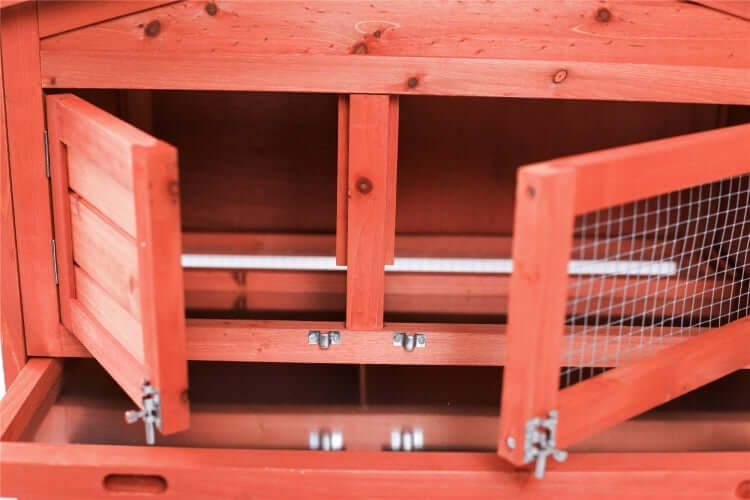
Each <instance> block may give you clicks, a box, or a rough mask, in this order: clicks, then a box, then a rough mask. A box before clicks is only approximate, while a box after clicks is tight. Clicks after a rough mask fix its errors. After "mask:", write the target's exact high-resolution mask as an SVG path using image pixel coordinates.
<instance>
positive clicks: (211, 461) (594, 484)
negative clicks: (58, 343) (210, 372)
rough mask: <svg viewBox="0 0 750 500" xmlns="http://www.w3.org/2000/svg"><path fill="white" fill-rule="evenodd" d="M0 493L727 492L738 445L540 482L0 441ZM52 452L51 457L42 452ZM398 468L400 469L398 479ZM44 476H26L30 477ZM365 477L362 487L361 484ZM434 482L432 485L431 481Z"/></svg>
mask: <svg viewBox="0 0 750 500" xmlns="http://www.w3.org/2000/svg"><path fill="white" fill-rule="evenodd" d="M0 452H1V453H2V454H3V470H2V479H3V481H2V486H1V487H0V493H1V494H3V495H17V496H21V497H23V496H26V495H34V494H40V493H44V492H46V491H50V490H55V491H65V492H66V494H68V495H71V496H74V497H76V498H84V497H102V496H104V495H106V494H108V492H106V491H105V490H104V489H103V488H104V487H103V484H102V477H103V476H105V475H106V474H109V473H112V471H113V470H115V471H117V472H118V473H120V474H155V475H157V476H161V477H163V478H164V480H165V481H166V482H167V484H168V488H167V490H166V491H165V492H163V493H162V494H161V496H162V497H163V498H185V497H190V498H217V497H221V496H226V495H231V494H235V493H236V491H238V490H245V491H246V490H250V489H252V490H253V491H254V492H255V494H257V495H260V496H278V497H288V496H295V495H297V494H299V491H301V490H302V491H305V495H306V497H308V498H330V497H331V496H337V497H342V498H347V497H351V498H361V496H362V494H363V492H364V493H365V494H366V495H368V496H371V497H386V496H387V497H388V498H413V497H414V496H415V495H421V494H424V492H425V491H429V492H430V493H431V496H433V497H440V498H455V497H457V496H460V497H462V498H490V497H492V498H497V497H503V496H512V497H514V498H544V497H554V498H561V499H568V498H569V499H578V498H580V496H581V493H582V492H585V493H586V494H588V495H592V496H607V495H610V494H611V492H612V488H613V487H616V488H617V492H618V497H620V498H644V497H648V496H652V497H653V496H660V497H661V496H664V497H669V498H682V497H684V498H705V499H713V498H716V499H721V498H728V497H729V496H730V495H731V494H733V493H734V491H735V490H736V489H737V488H738V486H739V485H740V483H741V482H743V481H746V480H747V473H748V468H747V465H746V463H747V461H748V456H747V453H741V452H739V453H694V454H680V453H632V454H629V453H616V454H607V453H594V454H576V455H573V456H571V457H569V458H568V460H567V461H566V462H565V463H562V464H557V463H554V464H551V465H550V467H549V468H548V471H547V473H546V474H545V480H544V481H535V480H534V479H533V478H532V477H531V474H530V473H529V472H525V471H518V470H515V469H514V468H512V467H510V466H508V465H504V464H502V463H501V462H499V461H498V459H497V457H496V456H494V454H491V453H484V454H483V453H382V452H375V453H373V452H347V453H320V452H299V451H247V450H215V449H206V450H201V449H194V448H193V449H191V448H187V449H186V448H179V449H178V448H166V447H165V448H162V447H157V448H145V447H138V446H103V445H67V444H27V443H2V444H0ZM51 457H54V460H53V459H52V458H51ZM404 476H408V477H409V478H410V480H409V481H404V480H403V478H404ZM38 477H44V478H45V480H44V481H43V482H42V481H34V480H30V479H31V478H38ZM363 485H366V486H363ZM435 485H440V487H439V488H435Z"/></svg>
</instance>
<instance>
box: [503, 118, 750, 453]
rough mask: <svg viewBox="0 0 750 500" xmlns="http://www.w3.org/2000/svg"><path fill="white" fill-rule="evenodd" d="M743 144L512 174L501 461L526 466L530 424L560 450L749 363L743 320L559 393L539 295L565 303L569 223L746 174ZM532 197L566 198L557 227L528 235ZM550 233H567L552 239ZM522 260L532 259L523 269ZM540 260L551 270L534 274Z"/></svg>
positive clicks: (554, 320) (729, 141) (653, 151)
mask: <svg viewBox="0 0 750 500" xmlns="http://www.w3.org/2000/svg"><path fill="white" fill-rule="evenodd" d="M748 144H750V125H739V126H734V127H727V128H724V129H719V130H712V131H709V132H701V133H697V134H689V135H685V136H680V137H676V138H668V139H662V140H658V141H651V142H647V143H643V144H635V145H630V146H625V147H619V148H613V149H608V150H603V151H599V152H594V153H587V154H582V155H577V156H572V157H568V158H562V159H558V160H552V161H550V162H546V163H544V164H538V165H530V166H527V167H523V168H521V170H520V171H519V183H518V200H519V202H518V205H517V214H516V229H515V232H514V234H515V237H516V240H517V241H514V260H517V261H518V263H519V264H520V266H519V267H517V268H516V270H515V271H520V272H514V274H513V277H512V279H511V309H510V312H509V314H510V320H509V325H508V349H507V358H508V362H507V366H506V372H505V378H504V387H503V396H502V408H503V411H502V412H501V422H500V433H499V436H498V440H499V443H498V454H499V455H501V456H502V457H504V458H506V459H508V460H509V461H511V462H512V463H514V464H517V465H522V464H525V463H528V462H529V461H530V460H533V458H531V459H530V458H529V456H527V455H526V454H525V453H524V452H525V449H526V448H527V446H526V443H525V439H526V438H525V435H526V433H527V430H528V426H529V425H530V424H531V423H532V422H533V421H534V419H535V418H538V419H546V418H548V416H553V417H559V420H558V421H557V422H554V423H553V424H552V425H553V426H554V427H555V428H556V429H555V430H556V435H555V436H554V437H555V438H556V439H555V442H553V443H552V445H554V446H559V447H564V446H567V445H569V444H571V443H573V442H575V441H577V440H579V439H581V438H582V437H585V436H588V435H590V434H592V433H595V432H597V431H599V430H602V429H604V428H606V427H608V426H611V425H613V424H615V423H618V422H621V421H623V420H626V419H628V418H631V417H633V416H636V415H637V414H639V413H642V412H643V411H646V410H647V409H649V408H652V407H654V406H657V405H659V404H661V403H664V402H666V401H669V400H671V399H674V398H675V397H677V396H680V395H682V394H685V393H687V392H689V391H691V390H693V389H695V388H697V387H699V386H701V385H704V384H706V383H708V382H710V381H712V380H715V379H717V378H719V377H721V376H723V375H726V374H728V373H731V372H732V371H735V370H738V369H740V368H743V367H744V366H746V365H747V364H748V363H749V362H750V347H748V345H747V343H746V342H744V343H743V342H741V340H742V338H743V335H746V333H747V330H748V328H750V318H744V319H740V320H737V321H734V322H732V323H729V324H727V325H725V326H722V327H720V328H716V329H713V330H711V331H709V332H704V333H702V334H701V335H699V336H696V337H694V338H690V339H688V340H686V341H685V342H684V343H681V344H680V345H676V346H671V347H669V348H666V349H664V350H662V351H659V352H657V353H655V354H653V355H650V356H647V357H644V358H642V359H639V360H637V361H634V362H632V363H630V364H626V365H625V367H618V368H616V369H613V370H610V371H608V372H606V373H604V374H602V375H598V376H596V377H593V378H591V379H589V380H585V381H583V382H580V383H577V384H575V385H573V386H570V387H566V388H564V389H560V380H559V374H560V368H561V363H560V357H561V344H560V341H561V339H562V337H563V334H564V329H565V326H564V319H565V302H564V299H563V300H562V304H561V303H560V302H559V301H555V300H553V301H552V302H551V303H550V301H549V300H544V299H543V298H542V299H540V297H539V295H540V294H547V293H548V294H549V295H552V294H557V295H558V296H559V297H565V296H566V293H567V292H566V291H567V281H568V271H567V261H568V260H569V259H570V242H571V241H572V239H573V231H572V228H573V220H574V217H575V216H576V215H580V214H585V213H589V212H593V211H596V210H600V209H603V208H606V207H611V206H616V205H621V204H626V203H629V202H633V201H636V200H642V199H647V198H650V197H653V196H656V195H659V194H666V193H671V192H674V191H679V190H681V189H685V188H688V187H693V186H698V185H703V184H707V183H711V182H715V181H719V180H722V179H726V178H730V177H734V176H737V175H741V174H746V173H747V172H748V171H750V168H748V165H747V153H748V151H750V146H748ZM706 165H711V168H706ZM549 179H554V181H550V180H549ZM566 181H567V184H566ZM545 182H546V183H548V184H549V183H553V182H554V184H552V185H553V186H554V189H556V190H557V191H554V192H553V193H552V194H550V193H549V192H545V190H544V189H542V190H539V189H537V187H536V186H537V185H539V184H542V183H545ZM536 191H539V193H540V194H541V195H542V196H541V198H542V199H541V200H537V201H536V202H535V203H542V202H544V201H545V200H544V196H545V195H546V196H553V195H554V196H557V199H558V200H560V199H562V200H566V202H565V203H563V204H559V202H555V203H553V205H554V206H556V207H557V212H555V214H554V216H555V217H562V221H561V220H560V219H558V218H555V217H553V218H552V219H551V220H552V221H553V222H552V223H549V222H548V225H547V227H548V231H552V232H551V233H550V234H549V235H547V236H544V235H541V236H538V235H535V234H534V233H533V230H534V228H536V227H538V226H539V224H541V223H542V221H543V220H544V219H543V218H541V219H540V215H539V212H540V211H541V209H539V208H536V207H534V206H533V204H532V203H531V201H524V195H526V200H529V199H533V198H534V197H532V196H530V193H532V192H536ZM536 198H539V196H537V197H536ZM530 205H532V206H530ZM560 213H562V215H559V214H560ZM549 220H550V219H548V221H549ZM558 225H559V226H562V227H563V228H564V230H563V233H565V234H567V236H565V234H561V233H559V232H558V231H554V228H555V227H557V226H558ZM532 250H535V251H536V252H539V253H533V252H532ZM529 256H531V258H532V262H531V263H529V264H528V266H527V265H526V260H527V259H528V258H530V257H529ZM540 261H541V262H540ZM544 262H553V263H555V264H556V267H553V268H544V267H543V266H545V264H544ZM563 263H565V264H564V265H563ZM521 266H523V267H521ZM540 267H542V268H541V269H540ZM545 296H546V295H543V297H545ZM561 306H562V307H561ZM529 308H531V309H533V310H535V311H536V314H537V315H538V316H541V318H539V317H537V316H536V315H534V314H533V311H532V310H529ZM540 325H542V326H540ZM689 365H692V366H701V370H693V371H692V372H691V370H687V367H688V366H689ZM680 368H682V371H680V372H679V373H686V375H684V376H683V377H679V378H677V377H674V376H669V375H673V374H674V373H675V371H676V370H679V369H680ZM697 372H700V373H697ZM647 375H651V376H647ZM639 381H640V383H638V382H639ZM623 394H624V395H626V397H623ZM617 398H619V399H617ZM615 399H616V403H615ZM509 410H510V411H509ZM552 412H555V413H552ZM558 423H559V425H558Z"/></svg>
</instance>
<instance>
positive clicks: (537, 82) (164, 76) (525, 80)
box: [42, 50, 750, 104]
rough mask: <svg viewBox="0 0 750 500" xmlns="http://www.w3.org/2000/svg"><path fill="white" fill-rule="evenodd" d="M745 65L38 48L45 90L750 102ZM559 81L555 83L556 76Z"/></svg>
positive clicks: (747, 71) (747, 73)
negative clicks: (69, 50)
mask: <svg viewBox="0 0 750 500" xmlns="http://www.w3.org/2000/svg"><path fill="white" fill-rule="evenodd" d="M748 78H750V70H747V69H737V68H720V67H705V66H669V65H654V64H626V63H606V62H577V61H569V60H557V61H537V60H493V59H470V58H465V59H459V58H434V57H387V56H366V57H363V56H352V55H348V56H309V57H300V56H295V55H289V56H285V55H279V56H253V55H243V56H233V55H226V54H217V55H214V56H210V57H209V56H201V55H198V54H189V55H188V54H186V55H185V56H183V57H176V56H175V55H174V54H169V53H161V52H160V53H149V54H133V53H130V52H112V53H107V52H93V51H75V52H68V51H47V50H42V85H43V86H44V87H45V88H122V89H187V90H248V91H271V92H326V93H341V92H351V93H364V94H368V93H388V94H404V95H465V96H486V97H539V98H553V99H590V100H619V101H660V102H693V103H724V104H750V89H748V87H747V85H745V83H744V82H746V81H747V80H748ZM556 79H557V80H561V79H562V81H561V82H560V83H555V80H556Z"/></svg>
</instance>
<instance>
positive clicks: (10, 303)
mask: <svg viewBox="0 0 750 500" xmlns="http://www.w3.org/2000/svg"><path fill="white" fill-rule="evenodd" d="M2 88H3V72H2V52H0V351H1V352H2V361H3V375H4V377H5V386H6V388H7V387H9V386H10V384H11V383H12V382H13V380H14V379H15V378H16V376H18V373H19V372H20V371H21V368H23V365H24V364H26V341H25V339H24V331H23V311H22V309H21V290H20V288H19V285H18V253H17V250H16V225H15V221H14V214H13V197H12V196H13V195H12V190H11V182H10V166H9V165H8V141H7V138H8V136H7V128H6V124H5V93H4V92H3V90H2Z"/></svg>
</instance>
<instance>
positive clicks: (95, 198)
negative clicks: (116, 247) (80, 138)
mask: <svg viewBox="0 0 750 500" xmlns="http://www.w3.org/2000/svg"><path fill="white" fill-rule="evenodd" d="M66 149H67V153H68V157H67V165H68V181H69V186H70V189H72V190H73V191H75V192H76V193H77V194H79V195H80V196H81V197H82V198H83V199H85V200H86V201H87V202H89V203H90V204H91V205H93V206H94V207H95V208H97V209H98V210H99V211H100V212H102V213H104V214H107V217H108V218H109V219H110V220H112V222H114V223H116V224H117V225H118V226H119V227H120V228H121V229H122V230H124V231H125V232H126V233H128V234H129V235H130V236H133V237H135V235H136V229H135V203H134V202H133V192H132V190H130V189H128V188H127V187H125V186H123V185H122V184H120V183H119V182H117V181H116V180H115V179H114V178H113V177H112V176H110V175H108V173H107V171H106V167H101V166H99V165H96V164H94V163H93V162H92V161H91V160H89V159H88V158H86V157H85V156H84V155H82V154H80V152H79V151H78V150H77V149H76V148H74V147H73V148H70V147H69V148H66Z"/></svg>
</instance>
